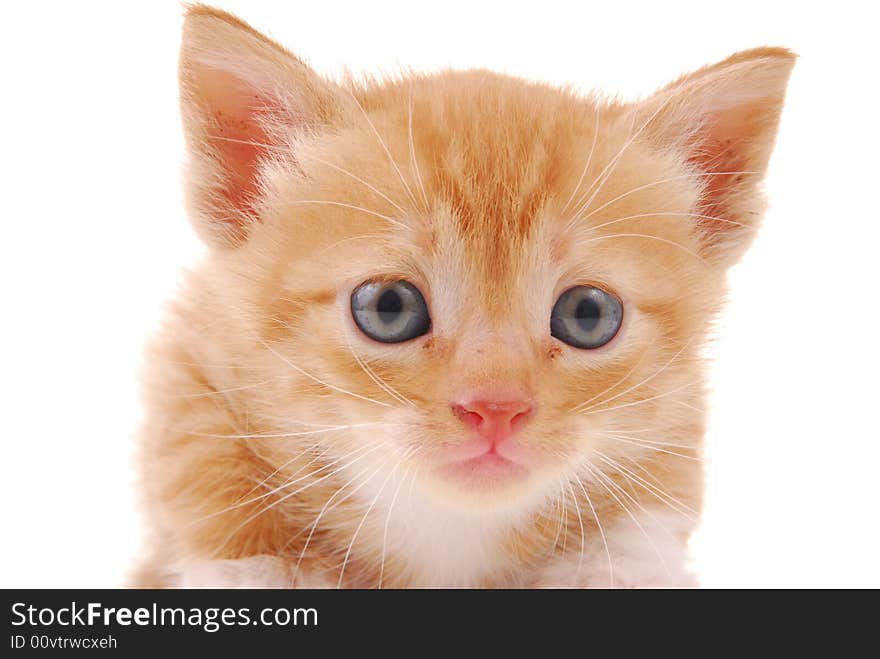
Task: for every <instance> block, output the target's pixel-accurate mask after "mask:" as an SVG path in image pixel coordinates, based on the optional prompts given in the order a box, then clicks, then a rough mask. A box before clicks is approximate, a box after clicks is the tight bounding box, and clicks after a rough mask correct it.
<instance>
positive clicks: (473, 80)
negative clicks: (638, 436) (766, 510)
mask: <svg viewBox="0 0 880 659" xmlns="http://www.w3.org/2000/svg"><path fill="white" fill-rule="evenodd" d="M435 87H436V85H434V84H432V83H431V82H425V83H423V84H420V85H417V86H414V87H413V88H412V89H411V92H412V111H413V132H412V140H413V149H412V151H410V149H409V136H410V133H409V112H408V109H409V106H408V103H407V102H403V103H400V102H396V100H395V102H394V105H393V106H391V107H390V108H381V106H374V104H375V103H377V102H381V101H380V99H378V98H370V97H369V96H368V97H366V98H365V99H364V100H363V101H362V103H363V105H364V106H365V108H369V110H367V111H368V112H369V115H370V121H371V122H372V123H373V124H374V125H375V126H376V129H377V130H378V132H379V135H380V136H381V139H382V141H383V142H384V143H385V144H386V145H387V147H388V149H389V151H390V152H391V154H392V155H393V157H394V161H395V162H394V163H393V164H392V161H391V158H389V156H388V154H387V153H386V152H385V150H384V148H383V146H382V144H381V143H380V141H379V138H377V136H376V134H375V133H373V131H372V130H371V129H370V127H369V124H367V122H366V119H363V120H362V122H361V125H360V126H357V127H355V128H348V129H345V130H344V131H343V132H341V133H340V134H338V135H334V136H332V137H321V136H319V137H317V138H315V139H313V140H310V141H309V142H308V143H305V144H301V145H300V146H299V148H298V155H297V162H298V164H299V170H300V171H297V172H291V171H290V169H289V168H288V167H286V166H284V165H281V166H278V167H277V168H272V170H271V171H270V173H269V178H270V180H271V181H272V188H273V189H272V191H271V192H270V194H269V195H268V197H267V201H266V204H265V207H264V209H263V215H262V223H261V225H259V226H257V227H255V228H254V230H253V231H252V234H251V236H250V238H249V242H248V244H247V245H246V246H244V247H243V248H241V249H240V253H239V256H240V258H241V262H240V263H241V266H242V268H243V269H244V272H245V273H246V275H247V276H248V277H257V278H258V285H259V293H257V294H255V293H254V291H253V289H251V288H249V287H248V288H243V289H242V295H243V297H242V298H241V299H238V300H234V301H232V302H231V304H232V305H233V306H234V307H235V308H247V307H248V306H249V305H250V304H253V302H254V301H256V302H257V306H256V307H255V308H253V309H252V312H253V313H254V314H255V315H256V316H257V317H263V318H264V319H265V322H264V323H263V326H262V337H261V338H262V340H265V341H266V344H267V345H266V346H263V345H261V344H259V343H257V344H252V345H251V346H249V348H250V349H252V350H257V351H259V352H263V353H264V354H263V358H264V359H263V361H264V363H265V367H266V371H265V375H266V376H267V377H268V378H269V379H270V380H271V384H270V385H267V387H270V388H272V389H273V392H272V394H271V401H272V402H271V408H272V413H273V414H274V415H276V416H277V417H278V418H279V421H281V422H282V424H283V420H284V419H289V420H290V422H291V425H290V426H289V430H290V431H291V432H295V431H296V430H302V422H303V421H306V422H308V423H310V424H327V425H344V424H352V426H353V427H352V428H350V429H348V430H346V431H345V432H338V433H337V432H327V433H326V434H324V435H315V436H314V440H316V441H319V442H320V446H321V447H322V448H326V449H327V451H328V452H329V453H330V454H332V455H335V456H337V457H338V456H341V455H344V454H346V453H348V452H349V451H354V450H356V449H357V448H358V447H360V446H367V445H370V444H373V443H377V449H376V451H375V452H374V453H371V454H370V455H369V456H368V457H364V458H363V460H361V461H359V462H358V463H357V466H361V465H364V466H367V465H376V468H379V466H380V465H381V464H385V465H386V466H387V468H388V469H389V470H390V469H393V468H397V469H398V470H399V472H400V473H401V474H402V473H404V472H405V471H411V472H412V473H416V471H417V472H418V474H419V478H418V480H417V482H418V483H419V486H420V487H425V488H428V489H430V490H436V491H437V493H439V494H440V495H441V496H442V497H444V498H445V499H448V498H450V497H452V498H454V499H456V500H458V501H460V502H461V503H462V504H463V505H467V506H471V507H474V506H480V505H481V504H482V503H483V502H490V503H491V504H492V505H493V506H494V507H497V506H498V504H499V503H500V502H507V503H511V504H513V503H516V502H517V501H518V500H519V499H520V498H521V497H523V496H527V495H529V494H532V493H538V492H544V491H546V489H547V488H558V487H559V485H558V484H559V482H560V480H561V479H562V478H563V477H564V476H565V477H566V480H567V474H568V472H569V471H571V470H574V469H577V468H579V466H580V465H582V464H583V463H584V461H585V460H589V459H590V456H591V455H593V452H594V451H595V450H597V449H598V450H600V451H602V453H603V454H605V455H607V456H608V457H610V458H612V459H615V458H617V457H618V456H620V455H621V454H623V455H632V454H633V453H638V452H639V449H638V446H636V445H632V444H627V443H625V442H623V441H621V440H619V439H617V438H611V437H610V436H607V435H604V434H603V433H606V432H609V431H619V432H622V433H623V434H628V433H630V432H633V431H635V432H637V433H638V432H643V430H644V429H646V428H650V427H652V426H657V425H660V424H670V423H671V422H673V423H674V422H675V421H676V420H677V419H678V418H679V417H681V414H680V411H681V408H680V407H678V406H677V404H678V403H679V401H681V400H690V399H693V397H694V396H695V395H696V394H697V393H698V391H697V388H696V387H692V388H691V389H690V390H688V389H687V388H683V389H682V390H681V391H680V393H679V395H678V396H674V397H670V398H669V399H668V400H663V399H662V398H661V399H657V400H656V401H654V402H651V403H645V404H640V405H630V406H629V407H621V408H619V409H613V408H614V407H615V403H618V402H631V401H632V400H633V397H632V396H630V397H627V398H626V399H623V398H618V399H617V400H615V401H610V402H608V403H607V404H601V403H603V400H604V399H606V398H608V399H610V398H611V397H612V396H613V395H614V394H618V393H620V392H621V391H622V390H623V389H624V388H625V387H623V386H620V387H618V388H617V389H615V390H614V391H610V390H611V388H612V387H613V386H614V385H615V384H616V383H618V382H621V381H623V380H626V382H627V383H629V385H632V384H635V383H637V382H638V381H640V380H642V379H644V378H647V377H649V376H650V375H652V374H653V373H655V372H656V371H657V370H658V369H659V367H660V366H662V365H663V364H664V363H666V362H668V361H670V359H672V358H673V357H675V354H676V352H677V351H679V350H681V349H683V348H685V346H686V345H687V343H688V341H695V342H697V343H698V342H699V341H700V337H695V336H693V335H694V334H695V333H697V332H701V331H702V329H703V324H704V318H705V314H706V313H707V312H709V311H711V305H710V303H711V301H712V300H713V299H714V296H715V287H716V286H717V285H718V281H717V279H718V277H717V272H715V271H713V270H712V269H711V268H710V267H709V266H708V265H707V264H706V263H705V262H704V261H703V259H702V257H700V256H699V255H698V251H699V244H698V242H697V240H696V239H695V236H694V233H693V232H692V231H690V230H689V229H688V224H687V222H686V221H682V218H681V217H679V216H677V215H676V214H677V213H681V214H685V213H687V212H688V210H689V208H691V206H692V204H693V203H694V202H695V200H696V197H697V189H696V188H695V187H694V186H693V185H692V184H691V183H688V182H687V181H682V180H672V181H666V182H662V181H664V179H668V178H672V179H676V177H677V176H678V175H680V174H681V173H682V171H683V170H681V169H680V168H677V167H675V166H674V165H673V164H672V163H670V162H669V161H668V160H667V161H664V160H663V159H662V158H659V157H656V156H654V155H653V154H651V153H648V152H646V151H645V150H644V149H643V148H639V147H635V146H633V145H630V147H628V148H627V150H626V151H625V152H623V153H622V155H621V157H620V159H619V160H618V161H617V163H616V165H615V166H614V170H613V173H612V175H611V176H610V177H609V178H608V179H607V181H606V182H605V183H604V185H602V186H601V189H599V185H598V184H596V185H593V190H592V191H590V190H589V188H590V184H592V183H593V182H594V181H595V180H596V178H597V176H598V175H599V174H600V172H602V171H603V170H604V169H605V168H606V167H609V164H610V163H612V161H613V159H614V158H615V156H616V155H617V154H620V153H621V149H622V147H623V145H624V144H625V143H626V140H627V139H628V137H629V133H628V131H626V130H623V129H622V127H619V126H616V125H615V124H614V121H613V119H612V118H610V117H607V118H605V120H604V122H602V123H600V124H597V122H596V118H597V111H596V109H595V107H594V106H593V105H592V104H591V103H588V102H586V101H578V100H575V99H572V98H569V97H567V96H565V95H563V94H561V93H548V92H547V91H546V90H543V89H541V90H535V89H531V88H529V87H527V86H526V85H524V84H523V83H520V82H513V81H509V80H506V79H502V78H498V77H493V76H488V75H482V74H478V75H473V76H462V78H461V80H459V81H455V82H454V83H453V84H450V82H449V81H448V80H446V81H444V86H443V87H442V88H441V89H436V88H435ZM477 88H479V89H480V90H481V94H482V95H483V97H484V98H486V99H487V100H488V102H491V103H492V104H493V105H494V106H496V107H502V108H503V110H502V111H501V112H496V113H493V114H492V115H488V114H487V113H485V112H481V111H479V110H470V109H466V106H467V101H468V97H469V95H470V94H472V93H473V91H472V90H473V89H477ZM409 92H410V90H402V91H401V93H409ZM404 98H405V97H404ZM450 108H454V110H452V109H450ZM605 111H606V112H608V109H607V108H605ZM598 116H599V118H600V121H601V116H602V115H601V112H600V113H599V115H598ZM523 117H527V119H525V120H524V119H523ZM561 117H562V118H561ZM499 126H504V127H505V128H504V129H500V128H499ZM597 131H598V135H600V136H601V139H597V141H596V146H595V148H594V149H593V156H592V161H591V162H590V163H589V165H588V167H587V173H586V175H585V176H584V179H583V181H582V184H581V186H580V190H577V191H576V188H577V184H578V181H579V176H580V174H581V172H582V171H583V169H584V166H585V164H586V163H587V160H588V158H589V151H590V147H591V144H592V141H593V136H594V135H596V134H597ZM412 154H414V155H415V158H416V159H417V166H416V165H414V164H413V160H412V158H411V156H412ZM395 166H396V167H398V168H399V170H400V172H401V174H402V175H403V178H404V180H405V181H406V184H407V185H408V186H409V191H407V189H406V187H405V186H404V183H403V182H402V181H401V178H400V177H399V176H398V175H397V172H396V171H395V169H394V168H395ZM343 171H347V172H350V173H355V172H357V176H358V178H360V179H362V180H363V181H364V182H363V183H362V182H359V181H356V180H354V179H353V178H352V177H351V176H349V175H347V174H344V173H343ZM609 171H610V169H609ZM367 182H369V186H372V187H375V188H376V191H373V190H371V189H370V187H369V186H368V185H367ZM654 183H659V184H658V185H656V186H653V185H652V186H651V187H648V188H646V189H644V190H642V191H638V192H635V193H633V194H631V195H629V196H627V197H625V198H623V199H621V200H619V202H618V203H614V204H611V205H609V206H607V207H606V208H604V209H602V208H601V207H602V205H603V204H605V203H606V202H608V201H610V200H612V199H614V198H615V197H618V196H619V195H621V194H624V193H627V192H628V191H630V190H632V189H635V188H638V187H640V186H642V185H646V184H654ZM592 192H596V195H595V198H594V199H593V201H592V202H591V203H590V204H589V206H587V208H586V209H584V210H583V211H581V212H580V213H577V212H576V211H577V210H578V207H580V206H582V205H584V204H585V203H586V201H587V200H588V199H589V198H590V196H591V195H592ZM384 197H387V199H385V198H384ZM569 199H572V201H571V203H569V204H568V207H567V208H566V204H567V202H568V201H569ZM320 201H329V202H332V204H330V205H328V204H323V203H312V202H320ZM300 202H307V203H300ZM360 209H363V210H360ZM658 212H663V213H669V214H670V215H667V216H663V217H659V216H654V215H653V214H654V213H658ZM374 213H375V214H376V215H374ZM643 213H645V214H650V216H649V217H645V218H641V217H640V218H635V219H625V218H627V217H629V216H632V215H640V214H643ZM379 215H383V216H387V218H388V219H384V218H382V217H379ZM579 216H580V217H579ZM368 282H376V284H377V285H376V286H374V287H372V288H370V287H369V286H367V287H365V288H364V289H362V291H361V293H360V294H361V295H362V296H366V297H365V300H364V302H363V306H364V307H365V310H364V311H362V312H359V313H361V314H362V317H363V319H364V325H365V329H361V327H359V325H358V323H357V322H356V319H355V314H354V313H353V311H352V295H353V294H354V293H355V291H356V290H358V289H359V287H361V286H362V285H363V284H365V283H368ZM397 282H407V283H408V284H409V285H410V286H411V287H413V288H414V289H416V291H417V292H415V293H413V292H412V289H411V288H410V287H409V286H404V285H402V284H400V283H397ZM402 286H403V287H402ZM578 287H584V289H578ZM588 287H589V288H588ZM593 289H598V290H597V292H595V293H593V292H592V291H593ZM569 291H571V292H569ZM581 291H583V292H581ZM587 291H590V293H592V295H593V296H597V295H598V297H596V298H595V299H594V298H593V297H590V294H588V293H587ZM383 295H384V296H385V304H386V305H391V306H390V307H389V311H387V312H386V316H384V317H385V318H387V319H388V322H387V323H384V324H383V321H382V319H383V316H380V315H379V314H378V313H377V312H376V311H375V309H376V304H377V303H379V302H380V301H381V298H382V296H383ZM563 295H566V296H567V298H570V301H569V300H563V301H562V302H561V303H560V310H559V311H558V313H557V315H559V316H561V320H562V322H563V326H562V327H561V329H560V331H559V332H557V333H558V334H559V335H560V336H559V338H557V337H555V336H552V335H551V317H552V314H553V310H554V306H555V305H556V304H557V301H559V300H560V297H561V296H563ZM419 296H421V298H423V300H424V306H421V300H419V299H418V298H419ZM606 296H607V297H606ZM578 304H580V305H581V310H582V312H586V313H585V314H584V313H582V315H583V317H582V318H581V319H580V320H579V321H578V319H577V307H578ZM614 304H619V305H620V309H619V311H618V312H617V313H615V308H612V306H611V305H614ZM707 304H708V305H710V306H707ZM395 305H397V306H396V307H395ZM408 317H414V318H416V319H420V318H425V319H429V325H428V323H427V322H422V323H416V324H415V325H413V328H414V329H412V330H408V329H407V324H408V323H409V324H412V322H413V321H408V320H407V318H408ZM565 323H569V324H571V325H572V327H570V328H569V327H567V326H566V325H565ZM618 323H619V326H618ZM426 326H427V331H424V330H425V329H426ZM401 328H402V329H401ZM365 330H366V331H365ZM401 331H402V333H400V332H401ZM367 332H372V333H373V334H374V336H375V337H377V338H378V340H377V338H373V337H371V336H369V335H368V334H367ZM410 334H415V336H410ZM570 334H574V336H571V335H570ZM389 339H390V340H392V341H394V342H390V343H389V342H384V341H388V340H389ZM566 341H570V342H575V343H577V344H578V345H570V344H569V343H567V342H566ZM584 341H586V342H587V343H588V345H589V346H590V347H580V345H582V344H583V342H584ZM593 344H595V346H596V347H592V346H593ZM269 346H271V349H270V348H269ZM276 353H277V354H276ZM288 362H289V363H288ZM292 365H294V366H295V367H298V368H299V369H302V370H303V371H306V372H307V373H309V374H310V375H312V376H314V378H315V380H311V379H310V378H309V377H308V376H304V375H303V373H302V372H299V371H297V370H296V369H295V368H294V366H292ZM261 377H262V376H261ZM317 379H320V380H321V381H323V382H326V383H328V384H329V385H332V388H330V389H328V387H326V386H323V385H321V384H319V383H318V382H317V381H316V380H317ZM693 380H696V375H695V372H694V365H693V364H691V363H689V362H688V361H687V360H675V359H673V360H672V363H670V364H669V366H668V367H667V368H666V369H665V370H664V371H663V372H662V373H659V374H657V375H656V377H655V378H654V379H653V381H651V382H649V383H646V384H645V385H644V386H643V387H642V388H641V389H640V391H639V393H638V396H637V397H638V398H647V397H649V396H652V395H655V394H658V393H661V392H664V391H669V390H672V389H674V388H676V387H682V385H687V384H688V383H690V384H692V385H696V384H697V383H696V382H691V381H693ZM294 383H295V384H294ZM606 391H609V393H608V394H605V392H606ZM345 392H349V393H345ZM261 395H264V396H265V395H266V392H263V393H262V394H261ZM361 397H363V398H361ZM365 399H370V400H365ZM603 410H607V411H603ZM307 438H309V439H310V438H311V436H307ZM352 457H357V454H355V456H352Z"/></svg>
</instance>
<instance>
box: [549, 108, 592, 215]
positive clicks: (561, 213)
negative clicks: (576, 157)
mask: <svg viewBox="0 0 880 659" xmlns="http://www.w3.org/2000/svg"><path fill="white" fill-rule="evenodd" d="M599 109H600V106H599V104H598V103H597V104H596V118H595V121H596V127H595V129H594V130H593V143H592V144H591V145H590V155H588V156H587V162H586V163H584V169H583V171H581V177H580V178H579V179H578V182H577V185H575V186H574V190H572V191H571V196H569V198H568V201H566V202H565V206H563V207H562V209H561V210H560V211H559V214H560V215H563V214H565V211H567V210H568V207H569V206H570V205H571V202H572V201H574V198H575V195H577V193H578V192H579V191H580V189H581V185H582V184H583V182H584V177H585V176H586V175H587V170H588V169H589V168H590V164H591V163H592V162H593V152H594V151H595V150H596V142H597V141H598V139H599Z"/></svg>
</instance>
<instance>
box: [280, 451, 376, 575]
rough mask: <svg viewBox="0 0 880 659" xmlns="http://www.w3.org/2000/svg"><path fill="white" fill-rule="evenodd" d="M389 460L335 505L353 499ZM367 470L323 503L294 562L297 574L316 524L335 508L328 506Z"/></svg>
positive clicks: (367, 469) (365, 470) (365, 471)
mask: <svg viewBox="0 0 880 659" xmlns="http://www.w3.org/2000/svg"><path fill="white" fill-rule="evenodd" d="M389 459H390V458H387V459H385V460H383V461H382V462H381V463H379V466H378V467H377V468H376V469H375V471H373V473H372V474H370V475H369V476H368V477H367V478H366V479H364V480H363V481H361V483H360V484H359V485H358V486H357V487H356V488H354V489H353V490H352V491H350V492H349V493H348V494H346V495H345V496H344V497H343V498H342V499H340V500H339V502H338V503H337V504H336V505H339V504H342V503H343V502H345V501H347V500H348V499H350V498H351V497H353V496H354V495H355V494H356V493H357V491H358V490H360V489H361V488H362V487H363V486H364V485H366V484H367V483H369V482H370V481H371V480H372V479H373V477H374V476H375V475H376V474H378V473H379V472H380V471H382V469H384V467H385V465H386V464H387V463H388V461H389ZM369 470H370V468H369V467H367V468H366V469H364V470H363V471H361V472H359V473H358V474H356V475H355V476H354V477H353V478H351V479H349V480H348V481H347V482H346V483H345V484H344V485H343V486H342V487H340V488H339V489H338V490H336V491H335V492H334V493H333V495H332V496H331V497H329V498H328V499H327V501H326V502H325V503H324V506H323V507H322V508H321V510H320V512H319V513H318V515H317V517H315V521H314V522H312V525H311V530H310V531H309V535H308V537H307V538H306V542H305V544H304V545H303V548H302V551H301V552H300V554H299V560H298V561H297V562H296V572H297V573H298V572H299V568H300V565H301V564H302V561H303V558H304V557H305V555H306V551H307V550H308V548H309V544H310V543H311V541H312V537H313V536H314V534H315V530H317V528H318V524H319V523H320V522H321V518H322V517H323V516H324V514H325V513H326V512H327V511H328V510H331V509H332V508H335V507H336V506H332V507H331V506H330V504H331V503H332V502H333V500H334V499H335V498H336V497H337V496H338V495H339V494H340V493H342V492H343V491H344V490H345V488H347V487H348V486H349V485H351V484H352V483H354V482H355V481H356V480H358V479H360V478H361V477H362V476H363V475H364V474H365V473H367V472H368V471H369Z"/></svg>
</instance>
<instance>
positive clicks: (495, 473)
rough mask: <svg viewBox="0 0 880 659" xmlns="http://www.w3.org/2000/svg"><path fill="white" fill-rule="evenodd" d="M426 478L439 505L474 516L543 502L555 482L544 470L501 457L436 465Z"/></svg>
mask: <svg viewBox="0 0 880 659" xmlns="http://www.w3.org/2000/svg"><path fill="white" fill-rule="evenodd" d="M426 472H427V474H428V477H427V478H425V479H423V482H424V488H425V490H426V494H428V495H429V496H430V497H431V499H433V500H435V501H436V502H438V503H441V504H445V505H449V506H451V507H455V508H457V509H460V510H462V511H465V512H467V513H472V514H485V515H492V514H507V513H514V512H517V511H521V510H524V509H529V508H531V506H532V505H533V504H534V503H537V502H540V500H541V499H542V498H543V496H544V494H545V492H546V491H547V484H548V483H549V482H551V479H549V478H548V477H547V476H546V474H545V473H544V470H543V469H538V468H536V467H533V466H530V465H526V464H523V463H520V462H514V461H512V460H510V459H508V458H505V457H502V456H500V455H494V454H492V455H484V456H480V457H476V458H469V459H466V460H460V461H456V462H447V463H440V464H437V463H435V464H433V465H431V468H430V469H429V470H426Z"/></svg>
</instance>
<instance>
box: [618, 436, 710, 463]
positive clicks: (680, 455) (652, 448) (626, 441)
mask: <svg viewBox="0 0 880 659" xmlns="http://www.w3.org/2000/svg"><path fill="white" fill-rule="evenodd" d="M603 436H604V437H607V438H608V439H613V440H615V441H618V442H623V443H624V444H632V445H634V446H639V447H641V448H644V449H648V450H649V451H657V452H658V453H665V454H666V455H674V456H676V457H678V458H682V459H684V460H692V461H693V462H703V459H702V458H698V457H696V456H693V455H684V454H683V453H676V452H675V451H670V450H667V449H665V448H661V447H659V446H651V445H650V444H642V443H641V442H637V441H634V440H631V439H624V438H623V437H619V436H615V435H603Z"/></svg>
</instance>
